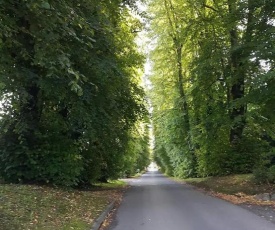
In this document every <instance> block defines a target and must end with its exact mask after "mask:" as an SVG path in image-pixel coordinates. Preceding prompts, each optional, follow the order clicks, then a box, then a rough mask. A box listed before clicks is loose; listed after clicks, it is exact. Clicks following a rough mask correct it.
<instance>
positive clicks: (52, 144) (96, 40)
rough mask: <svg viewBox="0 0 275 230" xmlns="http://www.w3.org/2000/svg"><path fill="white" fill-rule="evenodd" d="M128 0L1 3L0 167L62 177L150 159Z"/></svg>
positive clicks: (82, 177)
mask: <svg viewBox="0 0 275 230" xmlns="http://www.w3.org/2000/svg"><path fill="white" fill-rule="evenodd" d="M135 9H136V6H135V2H134V1H131V0H114V1H107V0H102V1H97V0H80V1H73V0H62V1H53V0H28V1H26V0H5V1H1V2H0V67H1V68H0V95H1V110H2V112H1V113H0V129H1V133H0V161H1V163H0V176H1V177H2V178H4V179H5V180H6V181H8V182H46V183H54V184H61V185H65V186H73V185H74V186H76V185H83V184H89V183H93V182H96V181H107V180H108V179H112V178H117V177H119V176H122V175H125V174H127V175H131V174H133V173H135V172H136V170H138V169H140V170H141V169H143V168H144V167H145V166H146V165H147V164H148V163H149V150H148V147H147V142H148V128H147V122H148V116H147V111H146V106H145V101H144V91H143V89H142V88H141V87H140V81H141V80H140V79H141V76H140V69H141V68H142V66H143V63H144V56H143V55H142V54H141V53H140V52H139V51H138V47H137V45H136V43H135V37H136V33H135V31H136V30H139V29H140V28H141V26H142V25H141V23H140V21H139V20H138V19H137V18H136V17H134V16H133V14H131V13H130V11H131V10H135Z"/></svg>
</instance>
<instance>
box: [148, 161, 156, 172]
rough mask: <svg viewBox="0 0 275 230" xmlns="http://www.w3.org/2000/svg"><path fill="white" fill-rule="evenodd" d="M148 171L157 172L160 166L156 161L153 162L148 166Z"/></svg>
mask: <svg viewBox="0 0 275 230" xmlns="http://www.w3.org/2000/svg"><path fill="white" fill-rule="evenodd" d="M148 171H149V172H156V171H158V166H157V164H156V163H155V162H151V163H150V165H149V166H148Z"/></svg>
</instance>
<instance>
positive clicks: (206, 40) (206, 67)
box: [150, 0, 275, 177]
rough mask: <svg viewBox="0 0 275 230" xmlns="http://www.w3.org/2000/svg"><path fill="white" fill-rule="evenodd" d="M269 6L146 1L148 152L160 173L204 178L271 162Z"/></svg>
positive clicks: (272, 13)
mask: <svg viewBox="0 0 275 230" xmlns="http://www.w3.org/2000/svg"><path fill="white" fill-rule="evenodd" d="M274 5H275V1H274V0H270V1H261V0H226V1H225V0H217V1H212V0H192V1H191V0H181V1H179V0H151V1H150V16H151V17H152V21H151V35H150V36H151V38H152V39H154V43H155V47H154V50H153V52H152V54H151V61H152V62H153V71H152V75H151V81H152V83H153V89H152V90H151V92H150V93H151V98H152V103H153V107H154V111H153V125H154V133H155V151H154V154H155V159H156V161H157V162H158V164H159V165H160V166H161V167H162V169H163V171H166V172H167V173H169V174H173V175H176V176H181V177H189V176H207V175H222V174H232V173H247V172H251V171H252V170H253V169H254V168H264V170H265V168H266V167H271V166H272V165H274V164H275V162H274V159H275V155H274V146H275V145H274V140H275V133H274V124H275V123H274V121H275V113H274V112H275V107H274V105H275V104H274V100H275V84H274V83H275V74H274V62H275V9H274ZM273 167H274V166H273ZM272 169H273V168H272ZM270 170H271V169H270ZM270 174H271V173H270Z"/></svg>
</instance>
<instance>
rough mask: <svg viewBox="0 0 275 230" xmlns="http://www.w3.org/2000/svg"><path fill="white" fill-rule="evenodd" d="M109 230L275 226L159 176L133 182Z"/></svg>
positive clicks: (268, 229)
mask: <svg viewBox="0 0 275 230" xmlns="http://www.w3.org/2000/svg"><path fill="white" fill-rule="evenodd" d="M130 184H131V185H132V187H131V188H130V189H129V190H128V191H127V193H126V194H125V197H124V199H123V201H122V204H121V206H120V207H119V208H118V211H117V213H116V216H115V218H114V220H113V222H112V223H111V225H110V227H109V230H275V225H274V224H272V223H270V222H268V221H266V220H265V219H262V218H261V217H259V216H256V215H255V214H253V213H251V212H249V211H247V210H245V209H243V208H241V207H239V206H235V205H233V204H230V203H228V202H226V201H223V200H220V199H217V198H214V197H210V196H207V195H205V194H203V193H201V192H198V191H196V190H194V189H193V188H192V187H191V186H188V185H182V184H178V183H176V182H174V181H172V180H169V179H168V178H166V177H164V176H163V175H162V174H160V173H158V172H148V173H146V174H144V175H143V176H142V177H141V178H139V179H135V180H132V181H131V182H130Z"/></svg>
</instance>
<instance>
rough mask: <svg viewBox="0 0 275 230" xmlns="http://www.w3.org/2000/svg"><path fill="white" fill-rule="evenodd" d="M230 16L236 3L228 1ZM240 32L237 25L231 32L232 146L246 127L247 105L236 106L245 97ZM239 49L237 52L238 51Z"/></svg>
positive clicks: (234, 9) (239, 138)
mask: <svg viewBox="0 0 275 230" xmlns="http://www.w3.org/2000/svg"><path fill="white" fill-rule="evenodd" d="M228 9H229V15H234V14H235V13H236V1H235V0H228ZM238 39H239V38H238V32H237V27H236V25H235V26H234V27H233V28H231V30H230V45H231V55H230V64H231V74H232V86H231V89H230V97H231V102H232V103H233V106H232V107H233V108H232V109H231V110H230V119H231V121H232V126H231V130H230V143H231V144H232V145H235V144H237V143H238V142H239V141H240V140H241V139H242V135H243V130H244V127H245V104H244V103H243V102H241V103H240V105H238V106H237V105H234V103H235V102H237V101H238V100H240V99H242V98H243V97H244V93H245V91H244V89H245V84H244V80H245V73H244V71H243V63H242V61H241V60H242V53H241V52H240V51H239V50H238V49H237V46H238V45H239V41H238ZM236 49H237V50H236Z"/></svg>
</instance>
